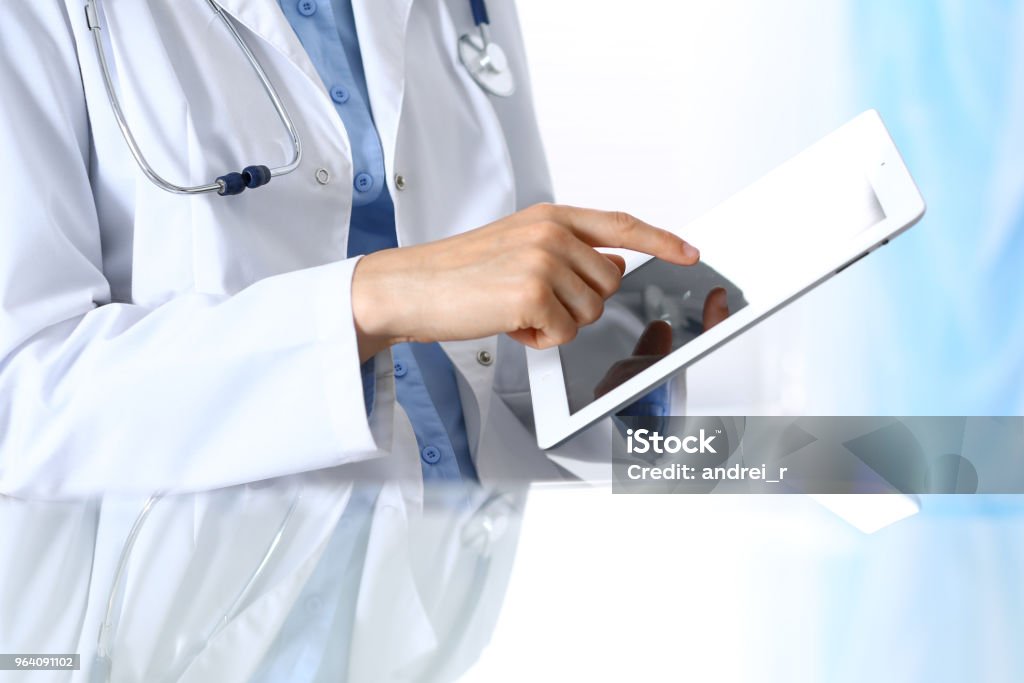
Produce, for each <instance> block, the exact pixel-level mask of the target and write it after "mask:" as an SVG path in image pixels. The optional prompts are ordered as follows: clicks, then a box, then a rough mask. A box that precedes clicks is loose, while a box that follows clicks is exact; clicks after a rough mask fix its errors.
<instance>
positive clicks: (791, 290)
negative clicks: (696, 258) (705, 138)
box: [527, 111, 924, 448]
mask: <svg viewBox="0 0 1024 683" xmlns="http://www.w3.org/2000/svg"><path fill="white" fill-rule="evenodd" d="M923 214H924V200H923V199H922V198H921V195H920V193H919V192H918V190H917V187H916V186H915V185H914V181H913V179H912V178H911V177H910V174H909V172H908V171H907V168H906V166H905V165H904V163H903V160H902V159H901V158H900V155H899V152H898V151H897V149H896V147H895V145H894V144H893V142H892V139H891V138H890V137H889V134H888V132H887V131H886V129H885V125H884V124H883V123H882V120H881V118H880V117H879V116H878V113H877V112H875V111H868V112H865V113H864V114H861V115H860V116H858V117H857V118H856V119H854V120H853V121H851V122H850V123H848V124H846V125H845V126H843V127H842V128H840V129H839V130H837V131H836V132H834V133H832V134H831V135H829V136H828V137H826V138H825V139H823V140H821V141H820V142H818V143H816V144H815V145H813V146H812V147H810V148H808V149H807V150H805V151H804V152H803V153H801V154H800V155H798V156H797V157H795V158H794V159H792V160H790V161H789V162H787V163H785V164H784V165H782V166H780V167H778V168H777V169H775V170H774V171H772V172H771V173H769V174H768V175H766V176H764V177H763V178H761V179H760V180H759V181H757V182H756V183H754V184H753V185H751V186H750V187H748V188H747V189H745V190H743V191H742V192H740V193H738V194H736V195H734V196H733V197H732V198H730V199H729V200H728V201H726V202H725V203H723V204H721V205H719V206H718V207H716V208H715V209H713V210H711V211H710V212H708V213H707V214H705V215H704V216H702V217H701V218H699V219H697V220H696V221H694V222H693V223H691V224H690V225H688V226H687V227H686V228H684V229H683V230H681V231H680V234H681V235H683V236H684V237H686V238H687V240H689V241H690V242H692V243H693V244H694V245H696V246H697V247H698V248H699V249H700V251H701V263H700V264H699V265H697V266H690V267H682V266H674V265H671V264H669V263H666V262H663V261H660V260H658V259H651V258H650V257H648V256H644V255H642V254H635V253H631V252H629V253H627V254H626V261H627V273H626V276H625V277H624V278H623V281H622V287H621V289H620V290H619V291H618V292H617V293H616V294H615V295H613V296H612V297H611V298H610V299H609V300H608V302H607V303H606V305H605V313H604V315H603V316H602V317H601V318H600V319H599V320H598V321H597V322H595V323H593V324H592V325H590V326H588V327H585V328H583V329H581V330H580V333H579V335H578V336H577V337H576V339H574V340H573V341H572V342H569V343H568V344H564V345H562V346H560V347H558V348H554V349H545V350H543V351H536V350H533V349H527V358H528V361H529V369H530V389H531V394H532V397H533V413H534V420H535V424H536V428H537V443H538V444H539V445H540V447H541V448H551V447H553V446H556V445H558V444H559V443H561V442H562V441H564V440H565V439H568V438H569V437H570V436H572V435H573V434H575V433H576V432H578V431H580V430H582V429H584V428H585V427H587V426H589V425H590V424H592V423H593V422H595V421H597V420H598V419H600V418H602V417H604V416H606V415H609V414H610V413H613V412H615V411H616V410H618V409H620V408H622V407H623V406H625V405H628V404H630V403H632V402H633V401H635V400H636V399H637V398H638V397H640V396H642V395H643V394H645V393H646V392H648V391H649V390H650V389H652V388H654V387H655V386H657V385H658V384H660V383H662V382H664V381H666V380H667V379H669V377H671V376H672V374H674V373H676V372H678V371H679V370H681V369H683V368H684V367H686V366H687V365H689V364H690V363H692V362H694V361H695V360H697V359H698V358H700V357H701V356H704V355H705V354H707V353H708V352H709V351H711V350H712V349H714V348H715V347H717V346H719V345H721V344H723V343H724V342H726V341H727V340H729V339H730V338H732V337H734V336H736V335H737V334H739V333H740V332H742V331H743V330H745V329H747V328H748V327H750V326H751V325H753V324H754V323H756V322H757V321H758V320H760V319H762V318H764V317H765V316H767V315H768V314H769V313H772V312H773V311H776V310H778V309H779V308H781V307H782V306H783V305H785V304H786V303H788V302H790V301H792V300H793V299H795V298H796V297H798V296H800V295H801V294H803V293H804V292H807V291H808V290H810V289H812V288H813V287H815V286H816V285H818V284H820V283H821V282H824V281H825V280H827V279H828V278H829V277H831V276H832V275H834V274H836V273H838V272H840V271H841V270H843V269H844V268H846V267H847V266H849V265H850V264H852V263H853V262H855V261H857V260H858V259H860V258H862V257H864V256H866V255H867V254H868V253H869V252H870V251H872V250H873V249H875V248H877V247H879V246H881V245H882V244H885V243H887V242H888V241H889V239H890V238H892V237H893V236H894V235H896V234H898V233H900V232H902V231H903V230H905V229H907V228H908V227H910V226H911V225H913V224H914V223H915V222H917V220H918V219H919V218H920V217H921V216H922V215H923ZM719 288H722V289H724V290H725V291H724V292H716V293H714V294H712V292H713V291H714V290H717V289H719ZM709 295H711V296H712V299H711V300H710V301H709V300H708V297H709ZM721 304H727V308H728V314H727V315H725V314H723V310H722V306H721ZM709 306H710V308H711V309H712V310H710V311H709V310H708V308H709ZM709 313H710V315H709ZM656 321H664V322H656ZM666 324H667V325H668V326H671V335H670V337H669V335H668V334H667V328H666ZM657 326H661V328H660V329H653V328H654V327H657ZM705 328H707V329H706V330H705ZM645 330H648V331H649V334H648V335H647V336H645V338H644V343H643V344H640V346H641V347H646V348H640V349H639V350H640V353H639V354H638V355H635V354H634V352H635V351H636V350H637V342H638V340H639V339H640V337H641V335H643V333H644V331H645ZM652 342H653V345H652ZM654 347H656V348H657V349H659V350H658V351H654ZM666 352H667V353H666Z"/></svg>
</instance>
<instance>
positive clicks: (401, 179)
mask: <svg viewBox="0 0 1024 683" xmlns="http://www.w3.org/2000/svg"><path fill="white" fill-rule="evenodd" d="M395 189H398V190H404V189H405V176H404V175H401V174H398V173H396V174H395Z"/></svg>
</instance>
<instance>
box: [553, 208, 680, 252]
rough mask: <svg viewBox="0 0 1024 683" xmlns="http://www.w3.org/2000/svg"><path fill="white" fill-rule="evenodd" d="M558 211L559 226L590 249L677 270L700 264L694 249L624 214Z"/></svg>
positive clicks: (572, 209) (665, 231)
mask: <svg viewBox="0 0 1024 683" xmlns="http://www.w3.org/2000/svg"><path fill="white" fill-rule="evenodd" d="M558 211H560V212H561V213H562V215H561V216H559V218H561V220H562V222H564V223H565V224H567V225H568V226H569V227H570V228H572V231H573V233H574V234H575V235H576V236H577V237H578V238H579V239H581V240H582V241H584V242H586V243H587V244H589V245H590V246H592V247H616V248H620V249H632V250H633V251H640V252H643V253H645V254H650V255H651V256H657V257H658V258H660V259H662V260H663V261H668V262H669V263H675V264H677V265H680V266H691V265H693V264H694V263H696V262H697V261H699V260H700V252H699V251H698V250H697V248H696V247H694V246H693V245H692V244H689V243H688V242H686V241H685V240H684V239H683V238H681V237H679V236H678V235H674V234H673V233H671V232H669V231H668V230H662V229H661V228H656V227H654V226H653V225H648V224H647V223H644V222H643V221H642V220H640V219H638V218H635V217H633V216H631V215H629V214H628V213H622V212H621V211H598V210H596V209H580V208H577V207H574V206H560V207H558Z"/></svg>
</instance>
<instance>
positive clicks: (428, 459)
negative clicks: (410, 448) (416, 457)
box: [420, 446, 441, 465]
mask: <svg viewBox="0 0 1024 683" xmlns="http://www.w3.org/2000/svg"><path fill="white" fill-rule="evenodd" d="M420 457H422V458H423V462H425V463H427V464H428V465H433V464H435V463H436V462H437V461H438V460H440V459H441V451H439V450H438V449H437V448H435V447H434V446H427V447H426V448H424V449H423V451H422V452H421V453H420Z"/></svg>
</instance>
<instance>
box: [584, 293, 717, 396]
mask: <svg viewBox="0 0 1024 683" xmlns="http://www.w3.org/2000/svg"><path fill="white" fill-rule="evenodd" d="M728 317H729V301H728V296H727V294H726V291H725V289H724V288H723V287H715V288H714V289H712V290H711V291H710V292H708V296H707V298H706V299H704V311H703V315H702V320H703V323H704V331H705V332H707V331H708V330H710V329H711V328H712V327H714V326H715V325H717V324H718V323H720V322H722V321H723V320H725V319H726V318H728ZM671 352H672V326H671V325H670V324H669V323H667V322H666V321H664V320H655V321H654V322H652V323H650V324H649V325H647V327H646V328H645V329H644V331H643V334H641V335H640V339H638V340H637V342H636V347H635V348H634V349H633V354H632V355H631V356H630V357H629V358H623V359H622V360H620V361H618V362H617V363H615V364H614V365H612V366H611V367H610V368H608V372H606V373H605V375H604V377H603V378H602V379H601V381H600V382H598V383H597V386H596V387H594V398H600V397H601V396H604V395H605V394H607V393H608V392H609V391H611V390H612V389H614V388H615V387H617V386H619V385H620V384H622V383H624V382H625V381H626V380H628V379H630V378H632V377H634V376H635V375H639V374H640V373H641V372H643V371H644V370H646V369H647V368H649V367H651V366H652V365H654V364H655V363H657V362H658V361H659V360H661V359H662V358H664V357H665V356H667V355H668V354H669V353H671Z"/></svg>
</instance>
